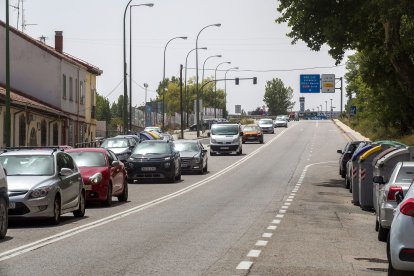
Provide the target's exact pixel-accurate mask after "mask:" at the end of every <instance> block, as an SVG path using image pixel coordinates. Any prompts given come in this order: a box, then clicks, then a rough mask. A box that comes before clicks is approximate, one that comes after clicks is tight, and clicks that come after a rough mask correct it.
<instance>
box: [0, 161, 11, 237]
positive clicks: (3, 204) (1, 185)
mask: <svg viewBox="0 0 414 276" xmlns="http://www.w3.org/2000/svg"><path fill="white" fill-rule="evenodd" d="M8 208H9V195H8V189H7V178H6V174H5V170H4V169H3V166H1V165H0V239H4V237H5V236H6V234H7V228H8V221H9V219H8V218H9V216H8V215H7V209H8Z"/></svg>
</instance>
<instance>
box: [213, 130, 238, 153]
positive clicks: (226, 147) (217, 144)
mask: <svg viewBox="0 0 414 276" xmlns="http://www.w3.org/2000/svg"><path fill="white" fill-rule="evenodd" d="M241 136H243V132H242V131H241V127H240V125H239V124H214V125H212V127H211V132H210V155H216V154H217V153H236V154H237V155H241V154H242V152H243V149H242V141H241Z"/></svg>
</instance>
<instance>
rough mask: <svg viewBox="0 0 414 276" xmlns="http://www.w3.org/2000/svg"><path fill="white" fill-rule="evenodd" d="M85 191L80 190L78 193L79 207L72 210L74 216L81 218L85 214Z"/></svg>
mask: <svg viewBox="0 0 414 276" xmlns="http://www.w3.org/2000/svg"><path fill="white" fill-rule="evenodd" d="M85 204H86V202H85V191H82V192H81V193H80V195H79V208H78V210H76V211H74V212H73V215H74V216H75V218H82V217H83V216H85Z"/></svg>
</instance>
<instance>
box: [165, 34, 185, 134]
mask: <svg viewBox="0 0 414 276" xmlns="http://www.w3.org/2000/svg"><path fill="white" fill-rule="evenodd" d="M175 39H187V37H186V36H176V37H173V38H171V39H170V40H168V42H167V44H165V48H164V67H163V73H162V85H161V87H162V116H161V117H162V129H164V113H165V88H166V87H165V53H166V52H167V46H168V44H170V42H171V41H173V40H175Z"/></svg>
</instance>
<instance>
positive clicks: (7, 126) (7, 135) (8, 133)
mask: <svg viewBox="0 0 414 276" xmlns="http://www.w3.org/2000/svg"><path fill="white" fill-rule="evenodd" d="M9 33H10V25H9V0H6V114H5V118H4V119H5V126H4V134H5V137H4V138H5V139H6V141H5V144H6V147H10V138H11V131H10V128H11V123H10V38H9Z"/></svg>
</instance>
